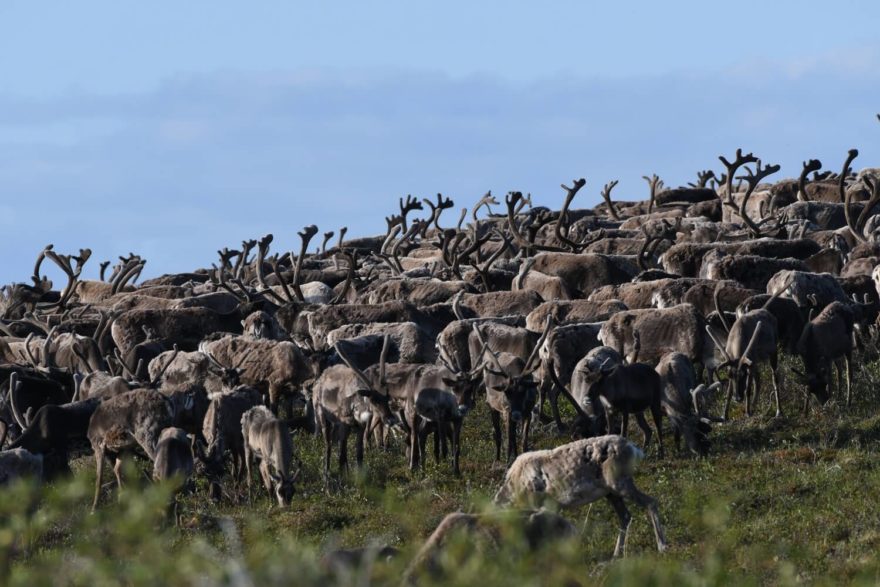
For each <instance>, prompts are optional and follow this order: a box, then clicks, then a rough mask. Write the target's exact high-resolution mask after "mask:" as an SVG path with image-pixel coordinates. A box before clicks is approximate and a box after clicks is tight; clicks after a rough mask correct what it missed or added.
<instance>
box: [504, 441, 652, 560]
mask: <svg viewBox="0 0 880 587" xmlns="http://www.w3.org/2000/svg"><path fill="white" fill-rule="evenodd" d="M643 456H644V455H643V453H642V451H641V450H639V448H638V447H637V446H635V445H634V444H633V443H631V442H630V441H628V440H626V439H625V438H623V437H622V436H616V435H609V436H599V437H596V438H587V439H584V440H577V441H575V442H571V443H569V444H564V445H562V446H559V447H557V448H554V449H552V450H538V451H534V452H530V453H526V454H522V455H520V456H519V457H517V459H516V461H514V462H513V464H512V465H511V466H510V468H509V469H508V470H507V474H506V475H505V477H504V483H503V484H502V485H501V488H500V489H499V490H498V492H497V493H496V494H495V503H497V504H499V505H505V504H508V503H512V502H516V501H520V500H524V501H527V502H529V503H530V505H531V506H533V507H534V506H536V505H540V503H541V502H542V501H544V500H545V499H550V500H553V501H555V502H557V503H558V504H559V505H560V506H561V507H576V506H579V505H584V504H588V503H592V502H594V501H596V500H597V499H599V498H600V497H605V498H606V499H607V500H608V501H609V502H610V503H611V506H612V507H613V508H614V511H615V512H616V513H617V518H618V520H619V521H620V529H619V532H618V535H617V543H616V544H615V546H614V556H620V554H621V553H622V551H623V546H624V543H625V540H626V533H627V530H628V529H629V523H630V520H631V519H632V518H631V516H630V513H629V511H628V510H627V508H626V503H625V502H624V498H626V499H630V500H632V501H634V502H635V503H636V505H638V506H640V507H643V508H645V509H647V510H648V517H649V518H650V520H651V525H652V526H653V527H654V535H655V537H656V538H657V550H659V551H660V552H663V551H664V550H666V536H665V535H664V533H663V526H662V525H661V524H660V515H659V514H658V512H657V502H656V500H654V499H653V498H651V497H650V496H648V495H645V494H644V493H642V492H641V491H639V490H638V489H637V488H636V485H635V483H634V481H633V470H634V469H635V466H636V464H637V463H638V461H639V460H641V459H642V458H643Z"/></svg>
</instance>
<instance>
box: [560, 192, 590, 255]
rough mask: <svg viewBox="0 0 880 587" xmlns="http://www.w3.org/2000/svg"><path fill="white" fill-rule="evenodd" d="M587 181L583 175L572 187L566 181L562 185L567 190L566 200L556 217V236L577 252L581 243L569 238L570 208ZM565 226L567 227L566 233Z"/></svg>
mask: <svg viewBox="0 0 880 587" xmlns="http://www.w3.org/2000/svg"><path fill="white" fill-rule="evenodd" d="M586 183H587V180H586V179H584V178H583V177H582V178H580V179H576V180H574V181H573V182H572V184H571V187H568V186H567V185H565V184H564V183H563V184H561V185H560V187H561V188H562V189H564V190H565V202H563V204H562V210H560V211H559V216H558V217H557V218H556V230H555V232H556V238H557V239H558V240H559V242H561V243H563V244H565V245H566V246H567V247H569V248H570V249H571V250H572V251H573V252H575V253H577V252H579V251H580V249H579V247H580V246H581V245H580V243H576V242H574V241H572V240H569V238H568V233H569V231H570V230H571V224H570V223H569V222H568V208H569V206H571V201H572V200H574V197H575V196H576V195H577V193H578V191H579V190H580V189H581V188H582V187H584V186H585V185H586ZM563 228H565V231H564V233H563Z"/></svg>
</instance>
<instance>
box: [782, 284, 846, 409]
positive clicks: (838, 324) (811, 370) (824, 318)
mask: <svg viewBox="0 0 880 587" xmlns="http://www.w3.org/2000/svg"><path fill="white" fill-rule="evenodd" d="M815 299H816V298H815V297H814V298H813V300H815ZM854 331H855V313H854V311H853V309H852V308H851V307H850V306H848V305H847V304H843V303H841V302H831V303H830V304H828V305H827V306H825V308H824V309H823V310H822V311H821V312H819V314H818V315H817V316H816V317H815V318H813V317H812V315H811V317H810V320H809V321H808V322H807V323H806V324H805V325H804V329H803V332H802V333H801V337H800V339H799V340H798V343H797V352H798V354H799V355H800V356H801V358H802V359H803V361H804V371H805V372H804V373H801V372H799V371H796V370H795V374H796V375H798V376H799V378H800V379H801V380H802V381H803V382H804V383H805V384H806V385H807V389H808V390H809V392H810V393H812V394H813V395H815V396H816V399H818V400H819V402H820V403H823V404H824V403H825V402H827V401H828V398H829V397H830V395H831V394H830V393H829V390H828V386H829V380H828V379H829V376H830V375H831V364H832V362H833V363H834V365H835V367H836V369H837V383H838V389H842V388H843V385H842V384H843V381H842V379H843V368H842V366H841V362H843V363H844V365H843V366H844V367H845V368H846V405H847V406H848V405H850V402H851V401H852V351H853V333H854ZM809 405H810V396H809V394H808V395H807V396H806V398H805V401H804V413H806V412H807V410H808V409H809Z"/></svg>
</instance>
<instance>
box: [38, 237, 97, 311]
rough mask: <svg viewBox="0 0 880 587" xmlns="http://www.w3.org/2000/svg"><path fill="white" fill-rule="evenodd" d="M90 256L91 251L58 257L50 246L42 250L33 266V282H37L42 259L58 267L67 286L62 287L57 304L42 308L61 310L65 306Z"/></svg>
mask: <svg viewBox="0 0 880 587" xmlns="http://www.w3.org/2000/svg"><path fill="white" fill-rule="evenodd" d="M91 256H92V251H91V249H80V250H79V256H76V255H59V254H58V253H56V252H55V251H54V250H52V245H47V246H46V248H45V249H43V252H42V253H40V256H39V257H38V259H37V264H36V265H35V266H34V281H35V282H37V283H38V282H39V270H40V265H41V263H42V262H43V259H49V260H50V261H52V262H53V263H55V264H56V265H58V267H59V268H60V269H61V270H62V271H64V273H65V274H66V275H67V285H66V286H64V290H62V292H61V295H60V297H59V299H58V301H57V302H53V303H50V304H45V305H43V306H42V307H45V308H51V307H55V306H59V307H62V308H63V307H65V306H66V305H67V302H68V301H69V300H70V296H72V295H73V292H74V291H75V289H76V282H77V280H78V279H79V276H80V273H82V269H83V266H84V265H85V263H86V261H88V260H89V258H90V257H91ZM72 260H73V261H76V268H73V267H71V264H70V262H71V261H72Z"/></svg>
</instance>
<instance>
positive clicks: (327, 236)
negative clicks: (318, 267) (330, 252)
mask: <svg viewBox="0 0 880 587" xmlns="http://www.w3.org/2000/svg"><path fill="white" fill-rule="evenodd" d="M334 234H335V233H334V232H333V231H332V230H331V231H330V232H325V233H324V240H323V241H321V254H322V255H323V254H324V253H326V252H327V242H328V241H329V240H330V239H331V238H333V235H334Z"/></svg>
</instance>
